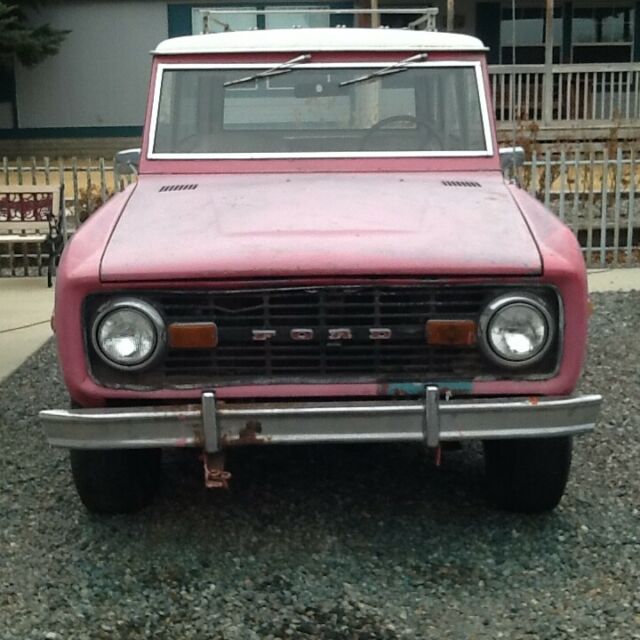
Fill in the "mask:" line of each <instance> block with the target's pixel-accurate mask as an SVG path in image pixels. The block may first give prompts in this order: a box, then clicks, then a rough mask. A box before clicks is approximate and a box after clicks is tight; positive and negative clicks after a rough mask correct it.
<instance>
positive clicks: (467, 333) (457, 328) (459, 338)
mask: <svg viewBox="0 0 640 640" xmlns="http://www.w3.org/2000/svg"><path fill="white" fill-rule="evenodd" d="M426 337H427V343H428V344H435V345H441V346H451V347H454V346H455V347H458V346H470V345H472V344H475V343H476V323H475V322H474V321H473V320H428V321H427V325H426Z"/></svg>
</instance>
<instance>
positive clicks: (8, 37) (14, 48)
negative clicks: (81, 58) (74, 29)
mask: <svg viewBox="0 0 640 640" xmlns="http://www.w3.org/2000/svg"><path fill="white" fill-rule="evenodd" d="M40 4H42V3H41V2H38V1H37V0H32V1H28V0H27V1H19V0H14V1H13V2H7V1H6V0H5V1H4V2H0V66H2V67H5V68H6V67H12V66H13V64H14V62H15V61H16V60H18V61H19V62H20V63H22V64H23V65H25V66H27V67H32V66H34V65H36V64H38V63H39V62H42V60H44V59H45V58H46V57H48V56H51V55H53V54H55V53H57V52H58V49H59V48H60V45H61V44H62V41H63V40H64V39H65V37H66V35H67V34H68V33H69V31H64V30H61V29H54V28H53V27H51V25H49V24H42V25H39V26H34V25H33V24H32V22H31V20H28V19H27V14H26V13H25V11H24V9H25V8H29V9H35V10H37V8H38V5H40Z"/></svg>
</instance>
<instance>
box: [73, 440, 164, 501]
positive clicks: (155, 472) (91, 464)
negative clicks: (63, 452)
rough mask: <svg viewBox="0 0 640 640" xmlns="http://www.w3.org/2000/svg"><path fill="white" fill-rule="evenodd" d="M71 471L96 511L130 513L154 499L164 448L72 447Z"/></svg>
mask: <svg viewBox="0 0 640 640" xmlns="http://www.w3.org/2000/svg"><path fill="white" fill-rule="evenodd" d="M70 453H71V472H72V473H73V481H74V483H75V485H76V491H77V492H78V495H79V496H80V500H82V503H83V504H84V506H85V507H86V508H87V509H88V510H89V511H93V512H94V513H130V512H132V511H138V510H139V509H142V507H144V506H146V505H147V504H149V502H151V499H152V498H153V496H154V494H155V491H156V489H157V487H158V484H159V481H160V459H161V451H160V449H117V450H80V449H72V450H71V452H70Z"/></svg>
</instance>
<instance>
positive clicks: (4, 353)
mask: <svg viewBox="0 0 640 640" xmlns="http://www.w3.org/2000/svg"><path fill="white" fill-rule="evenodd" d="M589 289H590V290H591V291H593V292H596V291H598V292H599V291H630V290H632V289H638V290H640V269H603V270H594V271H591V272H590V273H589ZM52 309H53V289H48V288H47V281H46V278H44V277H42V278H0V380H3V379H4V378H6V377H7V376H8V375H9V374H10V373H11V372H12V371H14V369H16V368H17V367H18V366H19V365H20V364H22V362H24V360H25V359H26V358H27V357H28V356H29V355H31V354H32V353H33V352H34V351H36V349H38V348H39V347H40V346H42V345H43V344H44V343H45V342H46V341H47V339H48V338H50V337H51V335H52V334H51V328H50V325H49V319H50V317H51V311H52Z"/></svg>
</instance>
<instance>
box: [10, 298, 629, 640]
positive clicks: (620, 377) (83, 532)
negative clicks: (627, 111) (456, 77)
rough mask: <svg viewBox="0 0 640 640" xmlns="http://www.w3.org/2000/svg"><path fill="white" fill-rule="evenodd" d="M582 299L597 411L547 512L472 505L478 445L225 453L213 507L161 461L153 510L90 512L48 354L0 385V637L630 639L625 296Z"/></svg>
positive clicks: (195, 476)
mask: <svg viewBox="0 0 640 640" xmlns="http://www.w3.org/2000/svg"><path fill="white" fill-rule="evenodd" d="M595 302H596V312H595V315H594V317H593V319H592V331H591V333H592V339H591V351H590V357H589V362H588V367H587V372H586V374H585V376H584V379H583V383H582V390H583V391H595V390H600V391H602V392H603V393H604V394H605V398H606V402H605V407H604V412H603V416H602V420H601V424H600V428H599V429H598V431H597V433H595V434H593V435H590V436H587V437H585V438H583V439H580V440H579V441H578V442H577V446H576V448H575V455H574V470H573V474H572V478H571V481H570V485H569V487H568V492H567V495H566V496H565V498H564V500H563V502H562V504H561V505H560V507H559V508H558V509H557V510H556V511H555V512H554V513H553V514H551V515H548V516H544V517H523V516H514V515H509V514H505V513H500V512H496V511H494V510H492V509H491V508H490V507H489V506H488V505H487V504H486V502H485V500H484V497H483V493H482V483H481V479H482V459H481V455H480V452H479V450H478V448H477V447H471V448H467V449H465V450H464V451H462V452H448V453H446V454H445V457H444V461H443V465H442V467H441V468H440V469H436V468H435V467H434V466H433V464H432V462H431V461H428V460H425V458H424V457H423V456H420V455H418V453H417V452H416V450H415V449H413V448H407V447H372V446H368V447H340V448H333V447H331V448H299V449H270V450H265V449H258V450H256V451H244V452H239V453H237V454H236V458H235V459H234V460H233V461H232V462H233V470H234V471H235V479H234V482H233V488H232V490H231V491H230V492H229V493H226V494H225V493H210V492H206V491H205V489H204V488H203V486H202V481H201V473H200V468H199V466H198V464H197V463H196V462H195V461H194V460H193V459H192V457H191V456H186V455H184V454H180V455H177V454H172V455H170V456H169V458H168V460H166V462H165V465H164V467H165V472H166V473H165V476H166V479H165V482H164V485H163V487H162V490H161V492H160V496H159V498H158V499H157V500H156V502H155V503H154V504H153V506H151V507H150V508H148V509H146V510H145V511H143V512H141V513H140V514H138V515H134V516H118V517H112V518H99V517H95V516H91V515H89V514H88V513H86V512H85V511H84V510H83V508H82V507H81V505H80V504H79V502H78V500H77V498H76V496H75V493H74V490H73V487H72V485H71V478H70V474H69V471H68V464H67V457H66V454H65V453H64V452H61V451H50V450H49V449H48V447H47V446H45V443H44V440H43V436H42V434H41V432H40V429H39V427H38V425H37V423H36V419H35V415H36V412H37V411H38V410H39V409H41V408H44V407H52V406H60V405H64V403H65V402H66V401H65V393H64V389H63V387H62V384H61V382H60V379H59V375H58V373H57V368H56V364H55V356H54V350H53V347H52V345H51V344H48V345H47V346H45V347H44V348H43V349H42V350H41V351H40V352H39V353H38V354H36V355H35V356H33V357H32V358H31V359H30V360H29V361H28V362H27V363H25V365H24V366H23V367H22V368H21V369H20V370H19V371H17V372H16V373H15V374H14V375H13V376H12V377H11V378H9V379H8V380H7V381H5V383H4V385H2V386H1V387H0V416H2V418H1V419H0V441H1V442H2V448H1V451H0V482H1V483H2V489H3V490H2V493H1V495H0V638H2V639H3V640H9V639H14V638H15V639H19V640H30V639H32V638H34V639H36V638H37V639H47V640H54V639H56V638H58V639H60V640H67V639H72V638H87V639H89V638H90V639H91V640H93V639H98V640H100V639H109V640H110V639H125V638H126V639H129V638H131V639H134V638H149V637H153V638H155V639H158V640H161V639H164V638H167V639H168V638H172V639H176V638H177V639H187V638H198V639H201V638H215V639H225V640H233V639H244V638H247V639H252V638H255V639H267V638H293V639H297V638H301V639H302V638H322V639H327V640H331V639H340V640H341V639H371V640H373V639H376V640H379V639H380V640H391V639H395V638H431V637H439V638H459V639H461V640H469V639H472V638H473V639H484V638H486V639H491V640H495V639H496V638H509V639H518V638H527V639H531V638H541V639H549V640H551V639H553V640H556V639H564V638H580V639H588V638H590V639H594V638H602V639H603V640H604V639H607V640H608V639H611V638H624V639H625V640H629V639H632V638H640V553H639V552H640V512H639V508H640V505H639V503H638V500H639V498H640V479H639V474H638V459H639V455H640V417H639V415H640V397H639V395H640V394H638V390H639V386H640V385H639V382H640V373H639V368H638V362H639V360H640V343H639V342H638V336H637V331H638V327H640V292H635V293H631V294H602V295H596V296H595Z"/></svg>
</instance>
